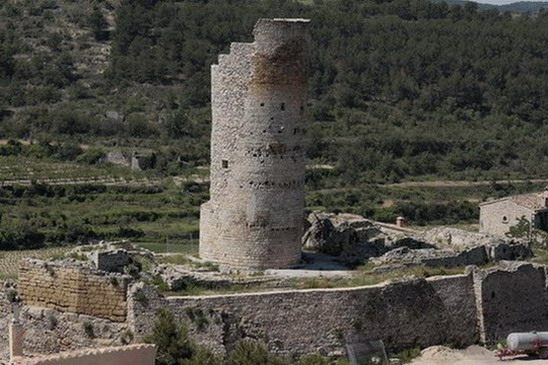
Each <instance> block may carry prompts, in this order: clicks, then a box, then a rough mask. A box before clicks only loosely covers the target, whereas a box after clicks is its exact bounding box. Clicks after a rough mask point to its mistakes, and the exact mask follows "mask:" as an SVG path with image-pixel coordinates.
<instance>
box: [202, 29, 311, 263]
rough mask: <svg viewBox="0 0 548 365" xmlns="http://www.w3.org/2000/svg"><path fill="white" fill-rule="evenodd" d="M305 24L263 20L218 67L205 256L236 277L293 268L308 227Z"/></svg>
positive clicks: (215, 67) (213, 69) (204, 228)
mask: <svg viewBox="0 0 548 365" xmlns="http://www.w3.org/2000/svg"><path fill="white" fill-rule="evenodd" d="M308 22H309V20H305V19H260V20H259V21H258V22H257V24H256V25H255V29H254V30H253V34H254V36H255V41H254V42H253V43H232V44H231V47H230V54H228V55H220V56H219V62H218V64H217V65H213V66H212V67H211V104H212V114H213V126H212V134H211V188H210V195H211V199H210V201H209V202H207V203H205V204H203V205H202V208H201V220H200V256H201V257H202V258H203V259H205V260H210V261H213V262H217V263H219V264H221V266H226V267H229V268H233V269H242V270H261V269H268V268H282V267H291V266H294V265H295V264H297V263H298V262H299V260H300V258H301V237H302V234H303V222H304V178H305V166H304V151H303V134H304V127H303V121H304V104H305V98H306V83H307V65H308V57H307V55H308V51H307V48H308V42H307V32H306V26H307V23H308Z"/></svg>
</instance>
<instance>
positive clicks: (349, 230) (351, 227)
mask: <svg viewBox="0 0 548 365" xmlns="http://www.w3.org/2000/svg"><path fill="white" fill-rule="evenodd" d="M308 221H309V222H310V228H309V229H308V230H307V231H306V233H305V234H304V236H303V246H304V247H305V248H310V249H314V250H318V251H319V252H322V253H327V254H331V255H340V254H341V253H343V252H345V251H348V250H349V249H355V248H357V249H358V250H360V251H362V252H364V253H366V255H371V256H378V254H379V250H380V251H381V252H384V251H385V250H384V249H383V248H382V246H383V242H384V241H380V240H377V241H375V242H372V243H373V244H371V245H365V246H362V247H355V246H356V245H357V244H359V243H368V242H369V241H371V240H373V239H374V238H380V239H382V237H378V236H379V235H381V230H380V228H379V227H378V226H377V225H376V224H375V223H374V222H373V221H370V220H368V219H365V218H363V217H362V216H359V215H352V214H333V213H319V212H313V213H311V214H310V215H309V216H308Z"/></svg>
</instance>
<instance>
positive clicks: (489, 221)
mask: <svg viewBox="0 0 548 365" xmlns="http://www.w3.org/2000/svg"><path fill="white" fill-rule="evenodd" d="M479 207H480V232H482V233H489V234H493V235H499V236H502V235H504V234H505V233H506V232H508V231H509V230H510V227H512V226H514V225H516V224H517V223H518V220H519V219H520V218H521V217H525V219H527V220H528V221H529V222H532V228H535V229H541V230H544V231H548V191H544V192H540V193H531V194H522V195H514V196H508V197H505V198H501V199H494V200H488V201H486V202H484V203H481V204H480V205H479Z"/></svg>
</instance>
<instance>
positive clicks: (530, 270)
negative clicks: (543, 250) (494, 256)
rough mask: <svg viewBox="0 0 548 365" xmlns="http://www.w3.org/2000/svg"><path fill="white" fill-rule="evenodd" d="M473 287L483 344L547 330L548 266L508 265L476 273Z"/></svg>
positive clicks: (510, 263)
mask: <svg viewBox="0 0 548 365" xmlns="http://www.w3.org/2000/svg"><path fill="white" fill-rule="evenodd" d="M474 286H475V290H476V299H477V307H478V320H479V328H480V337H481V340H482V341H483V342H491V341H494V340H496V339H499V338H505V337H506V336H507V335H508V334H509V333H510V332H519V331H534V330H538V331H541V330H546V328H548V302H547V298H546V297H547V291H546V274H545V267H543V266H534V265H532V264H520V263H514V262H507V263H506V266H505V267H503V268H502V269H501V268H499V267H497V268H496V269H489V270H485V271H481V270H476V271H475V272H474Z"/></svg>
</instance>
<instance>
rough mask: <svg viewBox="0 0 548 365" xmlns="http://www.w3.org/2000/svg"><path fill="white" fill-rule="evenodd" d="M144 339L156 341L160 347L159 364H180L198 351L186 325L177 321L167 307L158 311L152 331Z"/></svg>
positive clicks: (158, 351) (147, 341) (157, 357)
mask: <svg viewBox="0 0 548 365" xmlns="http://www.w3.org/2000/svg"><path fill="white" fill-rule="evenodd" d="M144 341H145V342H146V343H154V344H156V346H157V347H158V350H157V352H156V360H157V364H158V365H178V364H180V362H181V361H182V360H185V359H190V358H191V357H192V355H194V354H195V353H196V346H195V345H194V343H193V342H192V341H191V340H190V338H189V337H188V332H187V329H186V327H185V325H184V324H183V323H182V322H181V321H177V320H176V319H175V316H174V315H173V313H172V312H170V311H169V310H167V309H160V310H158V311H157V312H156V322H155V324H154V328H153V329H152V333H151V334H149V335H148V336H145V338H144Z"/></svg>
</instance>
